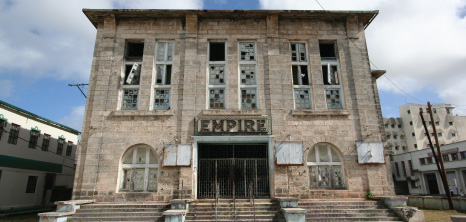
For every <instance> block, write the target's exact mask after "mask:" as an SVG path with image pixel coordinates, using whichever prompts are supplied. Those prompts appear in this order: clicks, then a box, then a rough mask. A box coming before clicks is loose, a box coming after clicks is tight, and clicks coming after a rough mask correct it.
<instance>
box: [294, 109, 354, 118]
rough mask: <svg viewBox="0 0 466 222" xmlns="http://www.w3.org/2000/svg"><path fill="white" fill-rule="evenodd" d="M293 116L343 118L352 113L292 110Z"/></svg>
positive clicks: (343, 111) (345, 111) (344, 111)
mask: <svg viewBox="0 0 466 222" xmlns="http://www.w3.org/2000/svg"><path fill="white" fill-rule="evenodd" d="M291 115H293V116H316V117H318V116H327V117H336V116H343V117H345V116H346V117H348V116H349V115H350V112H348V111H347V110H323V111H320V110H319V111H317V110H292V111H291Z"/></svg>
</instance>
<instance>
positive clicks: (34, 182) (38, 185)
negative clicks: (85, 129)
mask: <svg viewBox="0 0 466 222" xmlns="http://www.w3.org/2000/svg"><path fill="white" fill-rule="evenodd" d="M78 135H79V131H77V130H74V129H72V128H70V127H67V126H64V125H62V124H59V123H56V122H53V121H51V120H48V119H46V118H43V117H40V116H38V115H35V114H33V113H31V112H28V111H26V110H23V109H21V108H19V107H16V106H14V105H11V104H9V103H6V102H4V101H0V197H1V198H0V212H4V211H5V210H11V209H14V208H28V207H34V206H47V205H50V204H53V201H54V200H58V199H61V198H63V199H66V198H69V196H70V194H71V188H72V186H73V179H74V169H75V160H76V158H75V157H76V155H75V152H76V148H77V143H78ZM66 192H67V193H68V196H67V195H66ZM63 199H61V200H63ZM5 212H7V211H5Z"/></svg>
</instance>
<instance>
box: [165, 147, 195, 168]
mask: <svg viewBox="0 0 466 222" xmlns="http://www.w3.org/2000/svg"><path fill="white" fill-rule="evenodd" d="M163 166H191V146H190V145H186V144H166V145H165V147H164V148H163Z"/></svg>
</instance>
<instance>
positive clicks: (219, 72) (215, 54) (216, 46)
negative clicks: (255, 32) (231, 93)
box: [208, 42, 226, 109]
mask: <svg viewBox="0 0 466 222" xmlns="http://www.w3.org/2000/svg"><path fill="white" fill-rule="evenodd" d="M208 75H209V93H208V99H209V103H208V104H209V108H210V109H225V108H226V104H225V102H226V98H225V92H226V90H225V86H226V83H225V82H226V47H225V42H209V70H208Z"/></svg>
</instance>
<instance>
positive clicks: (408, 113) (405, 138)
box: [383, 103, 466, 154]
mask: <svg viewBox="0 0 466 222" xmlns="http://www.w3.org/2000/svg"><path fill="white" fill-rule="evenodd" d="M431 106H432V114H433V116H432V117H433V119H434V121H433V122H432V120H431V118H430V115H429V111H428V110H427V105H420V104H412V103H408V104H405V105H403V106H401V107H400V108H399V112H400V118H384V119H383V122H384V126H385V132H386V136H387V141H386V144H385V145H386V147H388V149H389V150H391V151H392V152H393V154H401V153H405V152H413V151H417V150H422V149H427V148H430V144H429V140H428V138H427V133H426V132H425V130H424V126H423V124H422V120H421V117H420V114H419V112H420V111H422V113H423V114H422V115H423V116H424V120H425V121H426V125H427V129H428V130H429V133H430V136H431V139H432V142H433V143H434V147H435V146H436V145H435V140H434V133H433V127H432V124H435V127H436V130H437V135H438V138H439V143H440V145H441V146H443V145H446V144H450V143H455V142H459V141H463V140H466V125H465V121H464V120H465V119H466V117H465V116H455V115H453V109H454V107H453V106H451V105H450V104H435V105H431Z"/></svg>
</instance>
